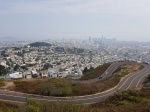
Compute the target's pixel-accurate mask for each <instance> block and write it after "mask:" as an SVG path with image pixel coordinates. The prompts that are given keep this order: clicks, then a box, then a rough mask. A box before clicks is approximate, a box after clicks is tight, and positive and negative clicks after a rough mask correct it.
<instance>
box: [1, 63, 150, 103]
mask: <svg viewBox="0 0 150 112" xmlns="http://www.w3.org/2000/svg"><path fill="white" fill-rule="evenodd" d="M129 63H132V62H119V63H118V62H117V63H113V64H112V65H110V67H109V68H108V69H107V70H106V71H105V72H104V74H102V75H101V77H102V78H101V79H99V78H95V79H93V80H90V81H89V82H93V81H98V80H105V79H107V78H109V77H110V76H111V75H112V74H113V73H114V72H115V71H116V70H117V69H118V68H119V67H120V66H121V65H123V64H129ZM143 66H144V68H143V69H142V70H140V71H138V72H136V73H134V74H129V75H127V76H125V77H124V78H122V79H121V81H120V82H119V84H118V85H117V86H116V87H114V88H112V89H110V90H107V91H104V92H101V93H97V94H93V95H85V96H74V97H52V96H41V95H33V94H25V93H19V92H11V91H3V90H0V101H3V102H7V103H8V102H9V103H13V104H14V103H15V104H22V103H25V102H26V99H27V98H33V99H37V100H42V101H70V102H74V103H78V104H80V103H82V104H91V103H93V102H97V101H100V100H102V99H105V98H107V97H109V96H112V95H113V94H114V93H115V92H116V91H117V90H127V89H132V88H135V87H139V86H141V84H142V81H143V79H144V78H145V77H146V76H148V75H149V74H150V66H149V65H144V64H143ZM89 82H88V81H85V83H89Z"/></svg>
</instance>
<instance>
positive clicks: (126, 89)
mask: <svg viewBox="0 0 150 112" xmlns="http://www.w3.org/2000/svg"><path fill="white" fill-rule="evenodd" d="M149 69H150V68H149ZM149 69H148V70H147V71H145V72H143V73H141V74H140V75H142V74H144V73H146V72H148V71H149ZM140 75H137V76H136V77H135V78H134V79H133V80H132V81H131V82H130V84H129V86H128V87H127V88H126V90H127V89H129V88H130V86H131V84H132V83H133V81H134V80H135V79H136V78H137V77H138V76H140Z"/></svg>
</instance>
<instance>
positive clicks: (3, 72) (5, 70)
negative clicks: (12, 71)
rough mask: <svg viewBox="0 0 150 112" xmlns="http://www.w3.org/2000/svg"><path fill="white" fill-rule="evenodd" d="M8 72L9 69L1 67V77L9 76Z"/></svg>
mask: <svg viewBox="0 0 150 112" xmlns="http://www.w3.org/2000/svg"><path fill="white" fill-rule="evenodd" d="M7 72H8V71H7V69H6V68H5V67H4V66H2V65H0V76H2V75H5V74H7Z"/></svg>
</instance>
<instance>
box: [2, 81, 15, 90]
mask: <svg viewBox="0 0 150 112" xmlns="http://www.w3.org/2000/svg"><path fill="white" fill-rule="evenodd" d="M14 86H15V85H14V82H13V81H5V86H3V87H1V89H3V90H8V89H10V88H12V87H14Z"/></svg>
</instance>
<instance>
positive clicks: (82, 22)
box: [0, 0, 150, 42]
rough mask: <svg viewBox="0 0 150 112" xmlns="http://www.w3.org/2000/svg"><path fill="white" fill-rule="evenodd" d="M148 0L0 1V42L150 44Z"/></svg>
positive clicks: (149, 8) (149, 4)
mask: <svg viewBox="0 0 150 112" xmlns="http://www.w3.org/2000/svg"><path fill="white" fill-rule="evenodd" d="M149 6H150V0H0V39H2V38H5V37H6V38H8V39H9V38H17V39H18V38H19V39H35V40H38V39H73V38H74V39H86V38H88V37H89V36H91V37H93V38H94V37H95V38H100V37H102V35H103V36H104V37H106V38H116V39H117V40H126V41H142V42H143V41H144V42H145V41H146V42H147V41H150V31H149V29H150V7H149Z"/></svg>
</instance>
